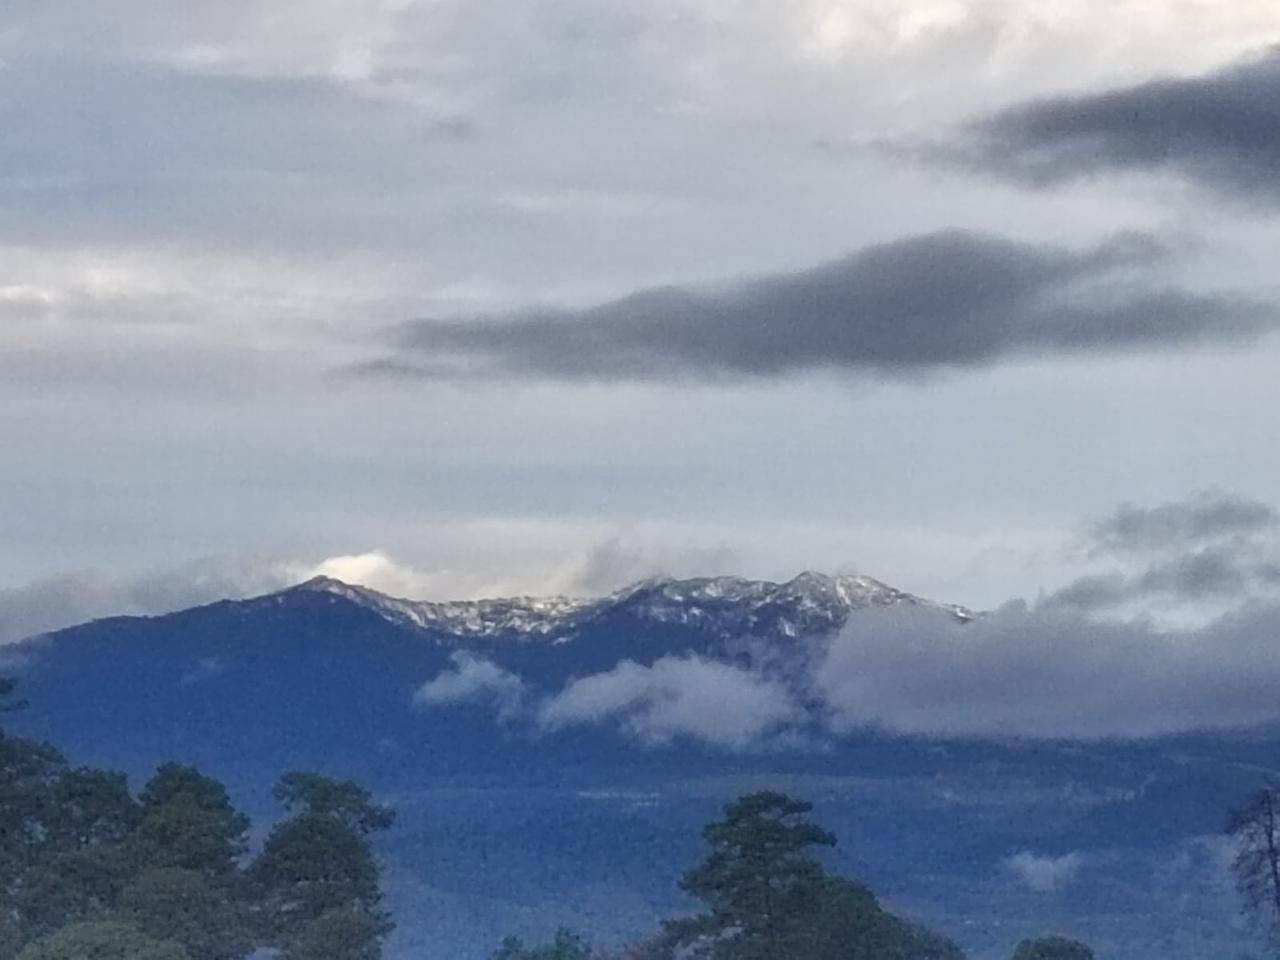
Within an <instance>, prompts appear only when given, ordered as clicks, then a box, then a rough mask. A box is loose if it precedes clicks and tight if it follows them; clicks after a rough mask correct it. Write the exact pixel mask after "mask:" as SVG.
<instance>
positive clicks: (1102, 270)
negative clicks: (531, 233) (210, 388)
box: [361, 231, 1275, 380]
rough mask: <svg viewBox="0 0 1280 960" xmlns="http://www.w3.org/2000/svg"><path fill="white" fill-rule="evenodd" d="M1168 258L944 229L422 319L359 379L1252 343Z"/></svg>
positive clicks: (1254, 312) (765, 372)
mask: <svg viewBox="0 0 1280 960" xmlns="http://www.w3.org/2000/svg"><path fill="white" fill-rule="evenodd" d="M1167 259H1168V253H1167V251H1165V250H1164V249H1163V248H1162V247H1161V246H1160V245H1159V244H1158V243H1157V242H1156V241H1154V240H1153V239H1152V238H1150V237H1147V236H1143V235H1135V234H1126V235H1121V236H1118V237H1116V238H1113V239H1112V240H1110V241H1107V242H1105V243H1102V244H1099V245H1097V246H1095V247H1093V248H1090V249H1086V250H1082V251H1073V250H1066V249H1062V248H1055V247H1050V246H1040V245H1033V244H1027V243H1021V242H1017V241H1013V240H1009V239H1004V238H1001V237H996V236H990V235H982V234H974V233H967V232H961V231H944V232H939V233H933V234H926V235H922V236H917V237H911V238H907V239H903V240H898V241H894V242H890V243H884V244H879V245H875V246H871V247H867V248H865V249H863V250H861V251H859V252H857V253H854V254H853V255H851V256H848V257H845V258H844V259H841V260H837V261H834V262H831V263H827V264H824V265H822V266H819V267H816V268H813V269H810V270H806V271H802V272H799V273H791V274H780V275H775V276H770V277H766V278H763V279H757V280H753V281H750V282H746V283H741V284H738V285H736V286H729V287H727V288H724V289H720V290H713V291H708V290H695V289H690V288H677V287H667V288H656V289H649V290H643V291H640V292H638V293H636V294H633V295H631V296H628V297H625V298H623V299H621V300H616V301H613V302H610V303H606V304H603V305H601V306H597V307H593V308H590V309H583V310H568V309H545V310H540V311H533V312H529V313H524V314H519V315H508V316H480V317H471V318H464V319H425V320H418V321H414V322H412V323H410V324H408V325H407V326H406V327H405V328H404V330H403V331H402V334H401V340H400V345H399V346H400V349H399V350H398V352H397V353H395V354H394V355H392V356H387V357H383V358H379V359H375V360H374V361H372V362H371V363H370V364H368V365H366V366H364V367H363V368H361V372H364V373H368V374H382V375H386V374H394V375H406V374H411V375H419V376H425V377H441V378H449V377H464V378H465V377H479V378H484V377H509V376H527V377H534V378H552V379H566V380H596V379H609V378H628V379H637V380H715V379H731V378H743V377H776V376H780V375H785V374H789V373H796V372H803V371H816V370H845V371H859V372H866V373H872V374H881V375H911V374H918V373H923V372H928V371H933V370H940V369H954V368H970V367H977V366H982V365H988V364H991V363H994V362H996V361H998V360H1001V359H1004V358H1007V357H1012V356H1019V355H1045V354H1047V355H1057V354H1078V353H1090V352H1109V351H1124V350H1133V349H1150V348H1159V347H1167V346H1172V345H1177V344H1187V343H1196V342H1204V341H1230V340H1236V339H1240V338H1245V337H1249V336H1253V335H1257V334H1259V333H1260V332H1262V331H1264V330H1267V329H1269V328H1271V327H1272V326H1273V325H1274V323H1275V317H1274V312H1273V311H1272V310H1271V308H1269V307H1266V306H1263V305H1261V304H1259V303H1255V302H1250V301H1248V300H1245V299H1242V298H1239V297H1235V296H1231V295H1222V294H1206V293H1196V292H1190V291H1185V290H1180V289H1176V288H1172V287H1168V286H1165V285H1164V284H1163V281H1162V280H1161V278H1160V274H1159V267H1160V266H1161V265H1162V264H1163V262H1164V261H1166V260H1167Z"/></svg>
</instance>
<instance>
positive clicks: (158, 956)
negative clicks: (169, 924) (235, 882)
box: [17, 920, 190, 960]
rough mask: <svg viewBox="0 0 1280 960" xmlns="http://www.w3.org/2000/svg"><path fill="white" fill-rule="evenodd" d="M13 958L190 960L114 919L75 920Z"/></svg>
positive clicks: (173, 947)
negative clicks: (96, 920)
mask: <svg viewBox="0 0 1280 960" xmlns="http://www.w3.org/2000/svg"><path fill="white" fill-rule="evenodd" d="M17 960H190V958H189V957H188V956H187V953H186V951H185V950H183V949H182V947H180V946H179V945H178V944H176V943H173V942H172V941H167V940H156V939H153V938H152V937H148V936H147V935H146V934H144V933H142V932H141V931H139V930H138V929H136V928H135V927H131V926H129V925H128V924H127V923H120V922H119V921H115V920H107V921H101V922H98V923H75V924H71V925H70V926H67V927H64V928H63V929H61V930H59V931H58V932H57V933H54V934H51V935H49V936H47V937H42V938H41V939H39V940H37V941H35V942H34V943H31V944H28V945H27V946H26V947H24V948H23V950H22V952H21V953H19V954H18V958H17Z"/></svg>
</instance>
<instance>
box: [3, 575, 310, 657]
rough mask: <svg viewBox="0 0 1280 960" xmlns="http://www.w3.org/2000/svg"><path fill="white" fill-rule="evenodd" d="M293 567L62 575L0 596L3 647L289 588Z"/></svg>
mask: <svg viewBox="0 0 1280 960" xmlns="http://www.w3.org/2000/svg"><path fill="white" fill-rule="evenodd" d="M295 580H296V570H295V569H294V568H292V567H289V566H286V565H281V564H275V563H267V562H260V561H254V560H201V561H195V562H191V563H186V564H182V565H180V566H177V567H175V568H173V569H169V570H162V571H153V572H148V573H141V574H136V575H132V576H112V575H110V574H106V573H102V572H100V571H80V572H72V573H64V574H59V575H57V576H52V577H47V578H44V579H42V580H37V581H35V582H33V583H30V584H26V585H24V586H21V587H11V588H8V589H3V590H0V643H12V642H14V641H17V640H24V639H26V638H27V637H31V636H35V635H37V634H41V633H47V632H49V631H51V630H57V629H60V628H62V627H68V626H72V625H74V624H77V623H83V622H85V621H87V620H93V619H95V618H99V617H109V616H119V615H123V614H133V615H141V614H159V613H168V612H170V611H173V610H181V609H185V608H187V607H193V606H197V605H199V604H202V603H212V602H214V601H215V600H221V599H224V598H227V597H244V596H251V595H253V594H257V593H264V592H267V591H270V590H277V589H280V588H283V587H286V586H288V585H289V584H290V583H292V582H294V581H295Z"/></svg>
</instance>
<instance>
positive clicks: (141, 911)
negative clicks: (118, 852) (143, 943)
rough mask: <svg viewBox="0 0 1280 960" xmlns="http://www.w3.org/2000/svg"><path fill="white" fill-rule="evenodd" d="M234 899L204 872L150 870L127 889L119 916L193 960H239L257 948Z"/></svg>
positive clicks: (134, 880)
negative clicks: (254, 947) (179, 947)
mask: <svg viewBox="0 0 1280 960" xmlns="http://www.w3.org/2000/svg"><path fill="white" fill-rule="evenodd" d="M234 893H235V891H234V890H232V889H228V887H227V885H226V884H223V883H219V882H217V881H215V880H212V879H210V877H209V876H208V875H207V874H205V873H202V872H201V871H199V870H188V869H184V868H182V867H149V868H147V869H145V870H144V871H143V872H142V873H140V874H138V875H137V876H135V877H134V878H133V879H132V880H131V881H130V882H129V884H128V885H127V886H126V887H125V888H124V890H123V891H122V893H121V895H120V902H119V907H118V909H117V914H118V916H119V917H120V918H121V919H123V920H125V921H126V922H128V923H130V924H131V925H133V926H134V927H136V928H137V929H138V930H140V931H141V932H143V933H145V934H147V935H148V936H150V937H153V938H155V939H157V940H172V941H174V942H176V943H179V944H181V945H182V947H183V948H184V949H185V950H186V952H187V954H188V956H189V957H190V958H191V960H235V958H238V957H243V956H246V955H247V954H248V953H249V952H250V950H252V948H253V946H254V942H253V938H252V936H251V935H250V932H249V929H248V926H247V923H246V911H245V907H244V905H243V904H242V903H241V901H240V900H239V899H238V898H237V897H236V896H234V895H233V894H234Z"/></svg>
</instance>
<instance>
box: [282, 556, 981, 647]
mask: <svg viewBox="0 0 1280 960" xmlns="http://www.w3.org/2000/svg"><path fill="white" fill-rule="evenodd" d="M300 592H311V593H326V594H331V595H334V596H339V597H342V598H344V599H346V600H349V601H351V602H353V603H357V604H359V605H361V606H363V607H365V608H367V609H371V610H373V611H374V612H376V613H378V614H379V615H380V616H382V617H384V618H385V619H387V620H389V621H390V622H393V623H396V624H398V625H400V626H406V627H410V628H413V629H417V630H420V631H424V632H428V633H432V634H442V635H449V636H453V637H457V638H459V639H465V640H494V639H500V638H508V639H523V640H526V641H527V640H530V639H544V640H549V641H551V642H554V643H562V642H568V641H569V640H571V639H573V636H574V634H575V633H576V631H577V630H578V629H580V628H581V627H583V626H584V625H586V624H588V623H590V622H592V621H595V620H597V619H599V618H600V617H603V616H607V615H610V614H616V613H619V612H621V611H625V612H628V613H630V614H631V615H633V616H635V617H637V619H641V620H649V621H654V622H658V623H681V624H684V625H705V626H709V627H710V628H711V629H712V630H713V631H714V632H717V633H720V634H721V635H723V636H730V635H732V634H735V633H737V634H742V635H780V636H785V637H791V638H795V637H798V636H801V635H808V634H814V633H827V632H831V631H833V630H837V629H839V628H840V627H842V626H843V625H844V623H845V621H846V620H847V619H848V616H849V614H851V613H853V612H854V611H856V610H863V609H867V608H869V607H896V606H908V607H919V608H924V609H930V610H936V611H939V612H943V613H946V614H947V615H949V616H951V617H953V618H954V619H955V620H957V621H959V622H962V623H965V622H968V621H970V620H972V619H974V617H975V616H977V614H976V613H975V612H974V611H972V610H970V609H969V608H968V607H964V606H962V605H960V604H953V603H942V602H939V601H934V600H927V599H925V598H922V597H919V596H916V595H915V594H911V593H908V592H906V591H903V590H899V589H897V588H896V587H892V586H890V585H888V584H886V583H884V582H883V581H881V580H877V579H875V578H874V577H868V576H863V575H852V574H851V575H841V576H830V575H827V574H823V573H816V572H814V571H804V572H803V573H800V574H798V575H797V576H795V577H793V578H792V579H790V580H787V581H783V582H778V581H772V580H751V579H748V578H745V577H736V576H720V577H693V578H685V579H677V578H674V577H650V578H647V579H644V580H640V581H637V582H635V583H632V584H629V585H627V586H625V587H622V588H621V589H619V590H615V591H614V592H612V593H609V594H606V595H605V596H603V597H571V596H564V595H551V596H541V597H539V596H527V595H526V596H513V597H494V598H482V599H476V600H444V601H432V600H409V599H405V598H402V597H393V596H391V595H389V594H386V593H382V592H381V591H378V590H374V589H372V588H369V587H364V586H360V585H356V584H349V583H346V582H344V581H342V580H339V579H337V578H334V577H328V576H317V577H313V578H311V579H310V580H307V581H305V582H303V583H300V584H297V585H296V586H293V587H289V588H286V589H285V590H282V591H278V592H277V593H276V594H269V595H268V597H272V596H289V595H292V594H296V593H300ZM717 617H718V618H719V619H720V620H722V621H723V623H721V624H719V625H717V623H716V619H717Z"/></svg>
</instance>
